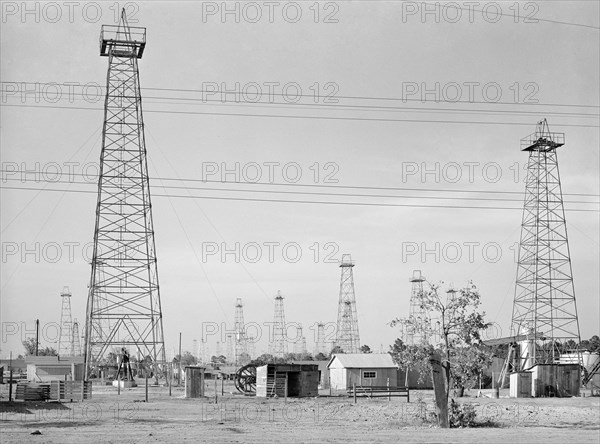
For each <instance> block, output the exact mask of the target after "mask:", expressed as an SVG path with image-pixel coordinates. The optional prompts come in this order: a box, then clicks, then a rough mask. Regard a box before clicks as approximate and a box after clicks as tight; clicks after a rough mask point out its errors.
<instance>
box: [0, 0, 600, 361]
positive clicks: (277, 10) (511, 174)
mask: <svg viewBox="0 0 600 444" xmlns="http://www.w3.org/2000/svg"><path fill="white" fill-rule="evenodd" d="M115 4H116V3H114V2H107V3H93V2H82V3H76V4H75V5H73V6H72V7H71V9H69V7H68V6H65V5H64V4H63V3H60V2H59V3H54V4H51V5H49V4H45V3H29V4H27V10H26V11H24V10H23V7H22V3H21V2H3V3H2V25H1V31H0V35H1V50H2V53H1V69H0V74H1V77H2V82H3V83H2V103H1V105H2V107H1V108H0V109H1V120H0V122H1V127H2V135H1V154H2V171H3V172H2V192H1V198H2V214H1V224H2V273H1V278H2V279H1V280H2V283H1V297H2V299H1V309H2V311H1V320H2V343H1V345H0V347H1V350H0V355H1V356H2V357H6V356H7V355H8V354H9V352H10V351H13V353H15V354H16V353H21V352H22V347H21V346H20V341H21V340H22V339H25V337H27V336H31V335H32V331H33V329H34V322H35V319H36V318H39V319H40V322H41V323H42V325H43V326H45V329H44V331H45V336H44V338H43V344H44V345H50V346H54V347H57V344H55V343H52V341H53V340H54V339H55V337H56V334H55V332H54V330H53V326H54V325H55V324H56V323H58V322H59V320H60V309H61V304H60V292H61V290H62V288H63V287H64V286H69V287H70V289H71V291H72V293H73V297H72V312H73V317H75V318H78V320H79V321H80V322H83V320H84V313H85V304H86V298H87V285H88V282H89V279H90V266H89V263H88V261H89V259H88V257H89V256H90V255H91V247H90V243H91V242H92V240H93V228H94V221H95V214H94V209H95V204H96V195H95V194H94V193H95V190H96V185H95V178H94V177H93V175H94V174H95V173H96V172H97V164H98V161H99V156H100V149H101V127H102V121H103V111H102V106H103V99H102V97H100V96H99V97H96V96H95V94H97V93H99V94H101V93H102V91H101V90H100V89H99V88H96V85H100V86H101V87H102V86H103V85H104V84H105V82H106V69H107V63H108V59H107V58H105V57H100V56H99V43H98V42H99V35H100V28H101V25H102V24H113V25H114V24H115V12H116V8H115V6H114V5H115ZM55 5H58V6H55ZM120 5H121V6H123V5H125V6H127V10H128V12H129V16H130V24H131V25H132V26H143V27H146V28H147V46H146V50H145V53H144V56H143V58H142V59H141V60H140V62H139V67H140V79H141V84H142V88H143V90H142V94H143V97H144V100H143V104H144V111H145V114H144V119H145V128H146V145H147V151H148V161H149V168H150V175H151V186H152V191H153V193H154V198H153V200H152V204H153V214H154V223H155V230H156V244H157V254H158V266H159V278H160V285H161V299H162V308H163V315H164V330H165V340H166V343H167V344H166V345H167V352H168V354H170V353H172V351H173V349H174V348H175V347H176V345H177V339H178V334H179V332H182V334H183V347H184V349H191V346H192V340H193V339H200V338H201V335H202V324H203V323H217V324H221V323H222V322H227V323H228V324H229V327H231V324H232V322H233V316H234V303H235V299H236V298H238V297H241V298H243V302H244V304H245V307H244V308H245V318H246V321H247V322H255V323H258V324H261V325H262V324H263V323H265V322H271V321H272V320H273V297H274V296H275V294H276V293H277V291H278V290H281V292H282V294H283V296H284V297H285V314H286V319H287V320H288V321H290V322H299V323H302V325H303V326H304V330H305V335H306V336H307V343H308V347H309V349H312V347H313V342H314V330H310V326H312V325H314V324H315V323H316V322H318V321H323V322H334V321H335V319H336V316H337V301H338V293H339V280H340V269H339V268H338V266H337V263H336V261H337V260H339V259H341V255H342V254H343V253H350V254H352V258H353V259H354V260H355V261H356V267H355V268H354V277H355V285H356V300H357V309H358V317H359V329H360V335H361V343H364V344H368V345H370V346H371V348H374V349H376V350H378V349H379V347H380V345H383V347H384V348H385V349H386V350H387V346H388V345H389V344H390V343H392V342H393V340H394V338H396V337H398V336H399V332H398V330H397V329H392V328H390V327H389V326H388V325H387V323H388V322H389V321H390V320H391V319H393V318H394V317H397V316H406V315H407V314H408V313H407V312H408V302H409V296H410V283H409V282H408V278H409V276H410V275H411V274H412V271H413V270H414V269H420V270H422V272H423V274H424V275H425V276H426V277H427V278H428V279H429V280H430V281H432V282H438V281H444V282H445V283H446V284H444V288H446V286H447V285H448V284H449V283H454V285H455V286H457V287H459V286H462V285H464V284H466V282H467V281H468V280H473V281H474V283H475V284H476V285H477V286H478V287H479V289H480V292H481V294H482V299H483V306H484V309H485V310H486V312H487V315H488V319H489V320H491V321H494V322H496V323H497V324H498V326H499V328H500V329H501V330H502V332H503V334H508V333H509V328H510V319H511V313H512V300H513V295H514V281H515V274H516V262H515V259H514V257H515V254H516V250H515V246H516V244H517V243H518V241H519V235H520V222H521V216H522V211H521V208H522V196H523V191H524V183H523V180H524V177H525V176H524V167H525V165H526V162H527V154H526V153H524V152H522V151H520V139H521V138H523V137H525V136H526V135H528V134H530V133H532V132H533V131H534V130H535V124H536V122H537V121H538V120H540V119H542V118H544V117H546V118H547V119H548V121H549V124H550V128H551V130H553V131H557V132H564V133H565V134H566V144H565V146H563V147H561V148H559V162H560V173H561V179H562V188H563V192H564V193H565V194H566V195H565V201H566V202H567V204H566V208H567V212H566V216H567V226H568V232H569V241H570V251H571V259H572V266H573V275H574V281H575V290H576V296H577V304H578V309H579V320H580V328H581V335H582V337H583V338H589V337H590V336H591V335H593V334H598V333H599V332H600V331H599V328H598V327H599V316H598V314H599V311H600V307H599V277H598V276H599V273H598V271H599V268H600V267H599V244H598V232H599V228H600V227H599V213H598V209H599V206H598V198H599V196H598V195H599V155H598V147H599V119H598V112H599V95H600V91H599V81H598V80H599V54H600V48H599V31H600V30H599V26H600V24H599V4H598V2H596V1H568V2H567V1H552V2H520V3H518V4H517V3H515V2H513V1H510V2H497V3H492V2H480V3H479V4H478V5H476V6H469V5H468V2H467V3H461V2H459V3H456V5H459V6H460V7H461V8H463V9H461V10H457V9H456V8H454V7H453V8H450V9H444V8H442V7H441V6H440V5H441V4H437V5H438V6H436V4H434V3H430V4H429V5H428V6H427V5H425V4H423V3H412V2H399V1H368V2H367V1H356V2H345V1H340V2H314V1H307V2H304V1H300V2H273V3H272V4H269V3H268V2H266V3H265V2H227V8H229V9H228V10H229V13H227V14H224V15H223V10H222V5H223V4H222V2H168V3H167V2H129V3H127V4H125V3H120ZM515 5H517V6H515ZM469 8H471V10H469ZM424 11H430V12H429V13H427V14H425V15H423V12H424ZM436 11H437V12H436ZM482 11H483V12H482ZM495 11H500V12H501V13H502V14H503V15H496V14H495ZM436 14H437V15H436ZM515 15H516V17H515ZM523 17H533V18H535V19H540V20H538V21H537V22H536V21H532V20H525V19H524V18H523ZM218 89H225V90H229V91H234V92H235V91H237V92H238V93H237V94H228V95H226V96H224V97H223V98H224V99H225V103H222V102H221V98H222V97H221V94H219V93H214V92H211V91H215V90H218ZM201 90H205V91H209V92H208V93H204V94H203V93H201V92H200V91H201ZM27 91H29V92H27ZM259 91H260V92H261V93H262V96H258V95H257V94H256V93H257V92H259ZM317 92H318V93H317ZM298 93H299V94H302V96H301V97H300V96H297V94H298ZM82 94H83V95H82ZM236 99H237V100H238V102H236ZM403 99H404V100H403ZM422 99H423V100H422ZM253 102H256V103H253ZM226 114H232V115H226ZM236 165H239V170H237V171H236ZM224 169H227V170H229V171H231V172H230V173H228V174H227V175H226V176H225V177H224V178H225V179H226V180H227V181H230V182H233V181H238V182H248V181H252V180H254V178H255V177H256V175H257V173H258V172H260V173H261V177H260V179H258V181H259V182H260V183H262V184H263V185H258V184H253V183H241V184H231V183H220V181H221V179H222V175H221V173H222V172H223V170H224ZM15 170H29V171H33V173H31V172H30V173H27V174H21V173H19V172H14V171H15ZM57 173H58V174H57ZM300 174H301V176H299V175H300ZM177 179H192V180H196V182H193V181H189V180H188V181H185V182H182V181H180V180H179V181H178V180H177ZM203 179H209V180H211V181H216V182H206V183H205V182H202V180H203ZM52 181H59V182H53V183H52ZM49 182H50V183H49ZM63 182H67V183H63ZM68 182H83V183H68ZM269 182H274V183H275V184H279V185H273V184H269ZM265 184H266V185H265ZM299 185H310V186H299ZM15 187H18V188H20V189H18V190H15V189H13V188H15ZM163 187H179V188H163ZM352 187H356V188H352ZM361 187H363V188H361ZM22 188H32V189H34V190H23V189H22ZM206 188H208V189H206ZM39 189H44V191H39ZM52 190H61V191H52ZM62 190H68V192H64V191H62ZM236 190H237V191H236ZM482 191H486V192H485V193H482ZM298 193H306V194H298ZM324 193H325V194H324ZM160 194H166V195H170V196H178V197H160V196H159V195H160ZM332 194H338V195H337V196H336V195H332ZM360 195H367V196H362V197H361V196H360ZM199 196H200V197H204V198H196V197H199ZM206 197H209V198H210V199H206ZM224 198H226V199H224ZM477 199H483V200H477ZM265 200H275V201H278V202H265ZM281 201H296V202H281ZM297 201H303V202H309V203H299V202H297ZM315 201H319V202H329V204H317V203H310V202H315ZM332 202H335V204H332ZM341 203H354V204H355V205H348V204H341ZM357 203H363V204H366V205H356V204H357ZM432 206H440V207H441V208H431V207H432ZM486 207H492V208H486ZM575 210H584V211H575ZM257 246H258V248H257ZM236 248H239V252H240V254H239V257H238V258H236V255H235V254H233V253H231V254H227V255H225V256H224V257H223V256H222V254H221V253H223V250H224V249H227V250H229V251H235V249H236ZM270 251H271V252H272V253H273V255H272V258H270V257H269V252H270ZM257 252H260V253H261V254H262V255H261V256H260V257H259V258H257ZM298 252H300V253H301V257H299V258H297V257H296V256H297V253H298ZM213 253H214V254H213ZM328 255H329V256H328ZM237 259H239V262H238V261H237ZM327 259H329V260H327ZM205 325H206V324H205ZM81 329H82V331H83V325H82V327H81ZM26 330H29V331H28V332H27V331H26ZM266 331H267V329H266V327H264V326H263V333H265V335H264V337H263V340H262V341H261V343H259V344H258V346H257V351H258V352H260V351H262V350H263V349H266ZM12 333H14V334H12ZM214 341H215V336H212V337H211V338H210V339H209V347H210V348H211V352H214ZM223 351H225V350H223Z"/></svg>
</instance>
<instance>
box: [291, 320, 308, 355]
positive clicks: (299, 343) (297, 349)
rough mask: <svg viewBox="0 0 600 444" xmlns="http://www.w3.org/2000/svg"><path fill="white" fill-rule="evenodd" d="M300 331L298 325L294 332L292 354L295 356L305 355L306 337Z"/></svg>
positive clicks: (300, 327) (300, 326) (300, 328)
mask: <svg viewBox="0 0 600 444" xmlns="http://www.w3.org/2000/svg"><path fill="white" fill-rule="evenodd" d="M302 331H303V329H302V325H299V326H298V328H297V332H296V341H295V342H294V353H296V354H305V353H306V337H305V336H304V334H303V333H302Z"/></svg>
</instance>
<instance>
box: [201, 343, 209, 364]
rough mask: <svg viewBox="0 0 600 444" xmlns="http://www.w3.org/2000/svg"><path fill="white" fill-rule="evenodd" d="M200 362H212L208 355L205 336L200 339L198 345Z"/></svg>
mask: <svg viewBox="0 0 600 444" xmlns="http://www.w3.org/2000/svg"><path fill="white" fill-rule="evenodd" d="M198 347H199V349H198V362H199V363H201V364H207V363H209V362H210V356H209V355H208V354H209V352H208V346H207V344H206V341H205V339H204V338H202V339H201V340H200V345H199V346H198Z"/></svg>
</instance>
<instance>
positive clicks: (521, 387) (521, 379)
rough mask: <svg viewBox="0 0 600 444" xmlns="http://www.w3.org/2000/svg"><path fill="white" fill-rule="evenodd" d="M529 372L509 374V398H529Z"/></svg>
mask: <svg viewBox="0 0 600 444" xmlns="http://www.w3.org/2000/svg"><path fill="white" fill-rule="evenodd" d="M531 389H532V383H531V372H515V373H511V374H510V390H509V396H510V397H511V398H530V397H531Z"/></svg>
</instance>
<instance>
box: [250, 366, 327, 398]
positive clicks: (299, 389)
mask: <svg viewBox="0 0 600 444" xmlns="http://www.w3.org/2000/svg"><path fill="white" fill-rule="evenodd" d="M286 387H287V396H289V397H298V398H302V397H307V396H318V395H319V367H318V366H317V365H315V364H267V365H263V366H262V367H257V369H256V396H258V397H262V398H270V397H273V396H279V397H285V396H286Z"/></svg>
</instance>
